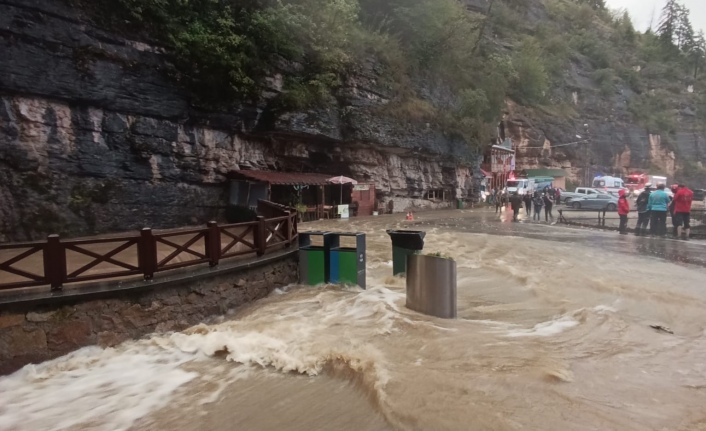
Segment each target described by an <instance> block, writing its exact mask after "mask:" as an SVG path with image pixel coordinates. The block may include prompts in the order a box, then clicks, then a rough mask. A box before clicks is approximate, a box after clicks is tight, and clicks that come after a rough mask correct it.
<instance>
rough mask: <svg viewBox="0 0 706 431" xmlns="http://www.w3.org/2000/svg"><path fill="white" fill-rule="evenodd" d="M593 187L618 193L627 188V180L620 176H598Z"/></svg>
mask: <svg viewBox="0 0 706 431" xmlns="http://www.w3.org/2000/svg"><path fill="white" fill-rule="evenodd" d="M593 188H594V189H597V190H600V191H604V192H607V193H618V192H619V191H620V190H624V189H625V182H624V181H623V180H622V179H621V178H618V177H598V178H595V179H594V180H593Z"/></svg>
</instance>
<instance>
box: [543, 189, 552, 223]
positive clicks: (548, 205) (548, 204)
mask: <svg viewBox="0 0 706 431" xmlns="http://www.w3.org/2000/svg"><path fill="white" fill-rule="evenodd" d="M543 199H544V220H545V221H549V219H550V218H551V219H552V221H554V214H552V207H553V206H554V202H552V198H551V196H549V193H545V194H544V198H543Z"/></svg>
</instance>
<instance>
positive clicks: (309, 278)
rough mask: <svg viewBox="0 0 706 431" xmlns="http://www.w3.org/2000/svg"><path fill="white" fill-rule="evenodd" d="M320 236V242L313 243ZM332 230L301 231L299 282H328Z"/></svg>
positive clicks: (308, 283)
mask: <svg viewBox="0 0 706 431" xmlns="http://www.w3.org/2000/svg"><path fill="white" fill-rule="evenodd" d="M315 237H320V238H319V241H318V244H317V245H313V241H312V239H313V238H315ZM331 239H332V237H331V233H330V232H300V233H299V282H300V283H301V284H307V285H310V286H315V285H317V284H323V283H328V282H329V280H330V274H329V268H330V266H331V264H330V258H331Z"/></svg>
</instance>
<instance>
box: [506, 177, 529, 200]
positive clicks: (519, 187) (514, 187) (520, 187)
mask: <svg viewBox="0 0 706 431" xmlns="http://www.w3.org/2000/svg"><path fill="white" fill-rule="evenodd" d="M506 191H507V193H508V195H512V194H514V193H515V192H517V193H518V194H519V195H520V196H522V195H525V194H532V193H534V179H530V178H518V179H514V180H508V182H507V188H506Z"/></svg>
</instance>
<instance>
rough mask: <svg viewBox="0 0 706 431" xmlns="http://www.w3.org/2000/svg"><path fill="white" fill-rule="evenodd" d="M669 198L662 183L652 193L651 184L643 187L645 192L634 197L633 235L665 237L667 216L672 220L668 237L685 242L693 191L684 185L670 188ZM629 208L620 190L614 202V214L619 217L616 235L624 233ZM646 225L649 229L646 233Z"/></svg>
mask: <svg viewBox="0 0 706 431" xmlns="http://www.w3.org/2000/svg"><path fill="white" fill-rule="evenodd" d="M672 192H673V195H674V196H673V197H670V196H669V194H667V192H666V186H665V185H664V184H658V185H657V189H656V190H655V191H652V184H650V183H648V184H645V189H644V191H643V192H642V193H640V195H639V196H638V197H637V202H636V206H637V226H636V227H635V235H638V236H645V235H648V234H650V235H653V236H659V237H666V236H667V213H669V214H670V215H671V217H672V226H673V231H672V234H673V236H674V237H675V238H682V235H683V236H684V239H689V234H690V233H691V204H692V202H693V200H694V192H693V191H691V190H690V189H689V188H688V187H687V186H686V185H684V184H679V185H674V186H672ZM629 213H630V205H629V204H628V201H627V196H626V195H625V192H624V191H623V190H621V192H620V198H619V199H618V214H619V215H620V233H621V234H623V235H626V234H627V225H628V214H629ZM648 226H649V230H648Z"/></svg>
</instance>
